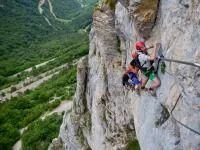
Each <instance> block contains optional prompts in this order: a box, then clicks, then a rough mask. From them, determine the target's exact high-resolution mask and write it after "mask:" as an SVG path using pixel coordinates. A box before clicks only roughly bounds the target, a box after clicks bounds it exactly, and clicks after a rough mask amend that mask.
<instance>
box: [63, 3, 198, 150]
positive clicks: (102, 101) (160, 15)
mask: <svg viewBox="0 0 200 150" xmlns="http://www.w3.org/2000/svg"><path fill="white" fill-rule="evenodd" d="M149 3H151V5H150V4H149ZM158 6H159V7H158ZM199 10H200V2H199V1H198V0H193V1H186V0H181V1H179V0H174V1H166V0H160V1H156V0H153V1H151V2H150V1H146V0H127V1H123V2H122V1H120V0H119V1H118V2H116V5H115V9H114V10H113V9H110V7H109V6H108V5H107V4H105V3H104V2H103V1H101V2H100V3H99V6H98V8H96V9H95V12H94V15H93V27H92V29H91V33H90V51H89V56H88V60H87V59H86V58H84V59H83V60H81V61H80V62H79V65H78V74H77V80H78V81H77V91H76V95H75V99H74V108H73V110H72V113H71V115H66V116H65V118H64V121H63V124H62V126H61V130H60V137H61V139H62V141H63V143H64V145H65V149H71V150H79V149H93V150H103V149H104V150H111V149H113V150H116V149H126V146H127V144H128V143H129V142H130V141H133V140H134V138H135V137H137V139H138V141H139V144H140V148H141V149H142V150H198V149H200V130H199V129H200V119H199V117H200V90H199V89H200V84H199V83H200V69H199V68H195V67H191V66H186V65H182V64H176V63H167V62H166V65H167V67H166V72H165V74H161V73H160V72H159V76H160V79H161V81H162V85H161V86H160V87H159V89H158V90H157V97H156V98H155V97H153V96H151V95H150V94H149V93H145V92H141V93H140V95H137V94H136V93H135V92H131V91H130V92H128V91H126V90H125V89H123V87H122V85H121V77H122V74H123V69H122V68H123V66H125V65H127V64H128V63H129V62H130V60H131V57H130V53H131V51H132V50H133V43H134V42H136V41H137V40H141V39H145V40H146V43H147V45H151V44H152V43H155V42H160V43H161V44H162V51H163V54H164V56H165V57H168V58H171V59H179V60H187V61H191V62H195V61H196V62H199V61H200V59H199V56H200V46H199V44H198V41H200V28H199V27H200V18H199V17H198V16H199V15H200V11H199ZM138 33H139V34H138Z"/></svg>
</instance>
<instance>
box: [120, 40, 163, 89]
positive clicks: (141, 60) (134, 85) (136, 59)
mask: <svg viewBox="0 0 200 150" xmlns="http://www.w3.org/2000/svg"><path fill="white" fill-rule="evenodd" d="M135 48H136V51H134V52H133V53H132V61H131V62H130V64H129V65H128V67H127V69H126V71H125V73H124V75H123V77H122V83H123V85H124V86H125V87H126V88H127V89H132V90H148V91H155V89H156V88H157V87H159V86H160V79H159V77H158V76H157V73H156V72H157V70H156V69H155V68H154V66H153V63H154V60H155V59H156V58H157V57H156V53H157V50H158V49H159V48H160V44H159V43H157V44H156V45H155V47H154V46H151V47H149V48H147V47H146V46H145V43H144V42H143V41H138V42H136V43H135ZM151 48H154V50H153V52H152V54H151V55H149V53H148V49H151ZM138 71H140V72H141V74H142V76H141V80H139V79H138ZM148 80H151V81H152V83H151V86H150V87H149V88H146V87H145V86H146V84H147V82H148Z"/></svg>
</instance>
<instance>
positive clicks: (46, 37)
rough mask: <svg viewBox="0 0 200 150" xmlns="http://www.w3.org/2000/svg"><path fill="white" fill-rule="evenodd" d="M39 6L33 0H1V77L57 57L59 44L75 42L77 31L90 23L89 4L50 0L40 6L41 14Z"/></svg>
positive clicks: (59, 50) (74, 0) (73, 0)
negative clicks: (83, 5)
mask: <svg viewBox="0 0 200 150" xmlns="http://www.w3.org/2000/svg"><path fill="white" fill-rule="evenodd" d="M49 2H51V6H52V9H53V13H54V14H55V15H56V17H57V18H59V19H60V20H58V19H56V18H55V16H54V15H53V14H52V13H51V11H50V10H51V6H50V4H49ZM89 4H90V3H89ZM38 7H39V4H38V1H35V0H9V1H5V0H0V45H1V47H0V64H1V65H0V75H1V76H3V77H6V76H10V75H12V74H15V73H17V72H19V71H22V70H24V69H26V68H28V67H30V66H33V65H34V64H38V63H40V62H42V61H45V60H48V59H50V58H54V57H56V56H57V55H58V54H59V53H60V52H61V50H62V48H61V49H58V47H60V46H62V45H65V43H66V40H67V41H68V42H69V41H77V38H78V37H79V36H80V34H81V33H80V32H77V30H78V29H81V28H83V29H84V28H85V27H87V26H88V25H89V24H90V23H91V11H92V9H91V4H90V5H89V6H86V7H83V8H82V7H81V4H80V3H79V2H78V1H76V0H51V1H45V3H44V4H43V5H42V6H41V8H42V9H43V12H42V13H40V11H39V8H38ZM45 18H46V19H48V21H47V20H45ZM61 20H62V21H61ZM66 20H67V21H66ZM74 34H75V36H74ZM52 42H53V43H54V46H53V47H52ZM67 44H68V43H67ZM46 45H50V47H48V46H46ZM1 78H2V77H1Z"/></svg>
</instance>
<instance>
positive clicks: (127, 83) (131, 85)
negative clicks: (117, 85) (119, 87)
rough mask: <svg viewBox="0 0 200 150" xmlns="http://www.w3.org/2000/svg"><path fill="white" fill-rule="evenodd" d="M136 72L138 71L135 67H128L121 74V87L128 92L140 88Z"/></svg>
mask: <svg viewBox="0 0 200 150" xmlns="http://www.w3.org/2000/svg"><path fill="white" fill-rule="evenodd" d="M138 71H139V69H138V68H137V67H135V66H132V65H130V64H129V65H128V67H127V69H126V72H125V73H124V74H123V77H122V84H123V86H124V87H125V88H126V89H128V90H130V89H132V90H138V89H139V88H140V83H141V82H140V81H139V79H138V76H137V74H138Z"/></svg>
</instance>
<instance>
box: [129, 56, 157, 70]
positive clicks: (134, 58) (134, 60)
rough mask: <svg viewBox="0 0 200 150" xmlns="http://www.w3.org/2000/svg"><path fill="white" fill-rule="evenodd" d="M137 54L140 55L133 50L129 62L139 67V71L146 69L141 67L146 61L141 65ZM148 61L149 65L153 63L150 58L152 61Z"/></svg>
mask: <svg viewBox="0 0 200 150" xmlns="http://www.w3.org/2000/svg"><path fill="white" fill-rule="evenodd" d="M139 55H140V54H139V53H136V52H135V53H132V58H133V60H132V61H131V62H130V65H131V66H135V67H137V68H139V69H140V70H141V71H147V70H148V68H146V67H143V66H144V64H145V63H146V62H144V64H142V65H141V63H140V61H139V58H138V57H139ZM150 63H151V65H153V63H154V61H153V60H152V61H150Z"/></svg>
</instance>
